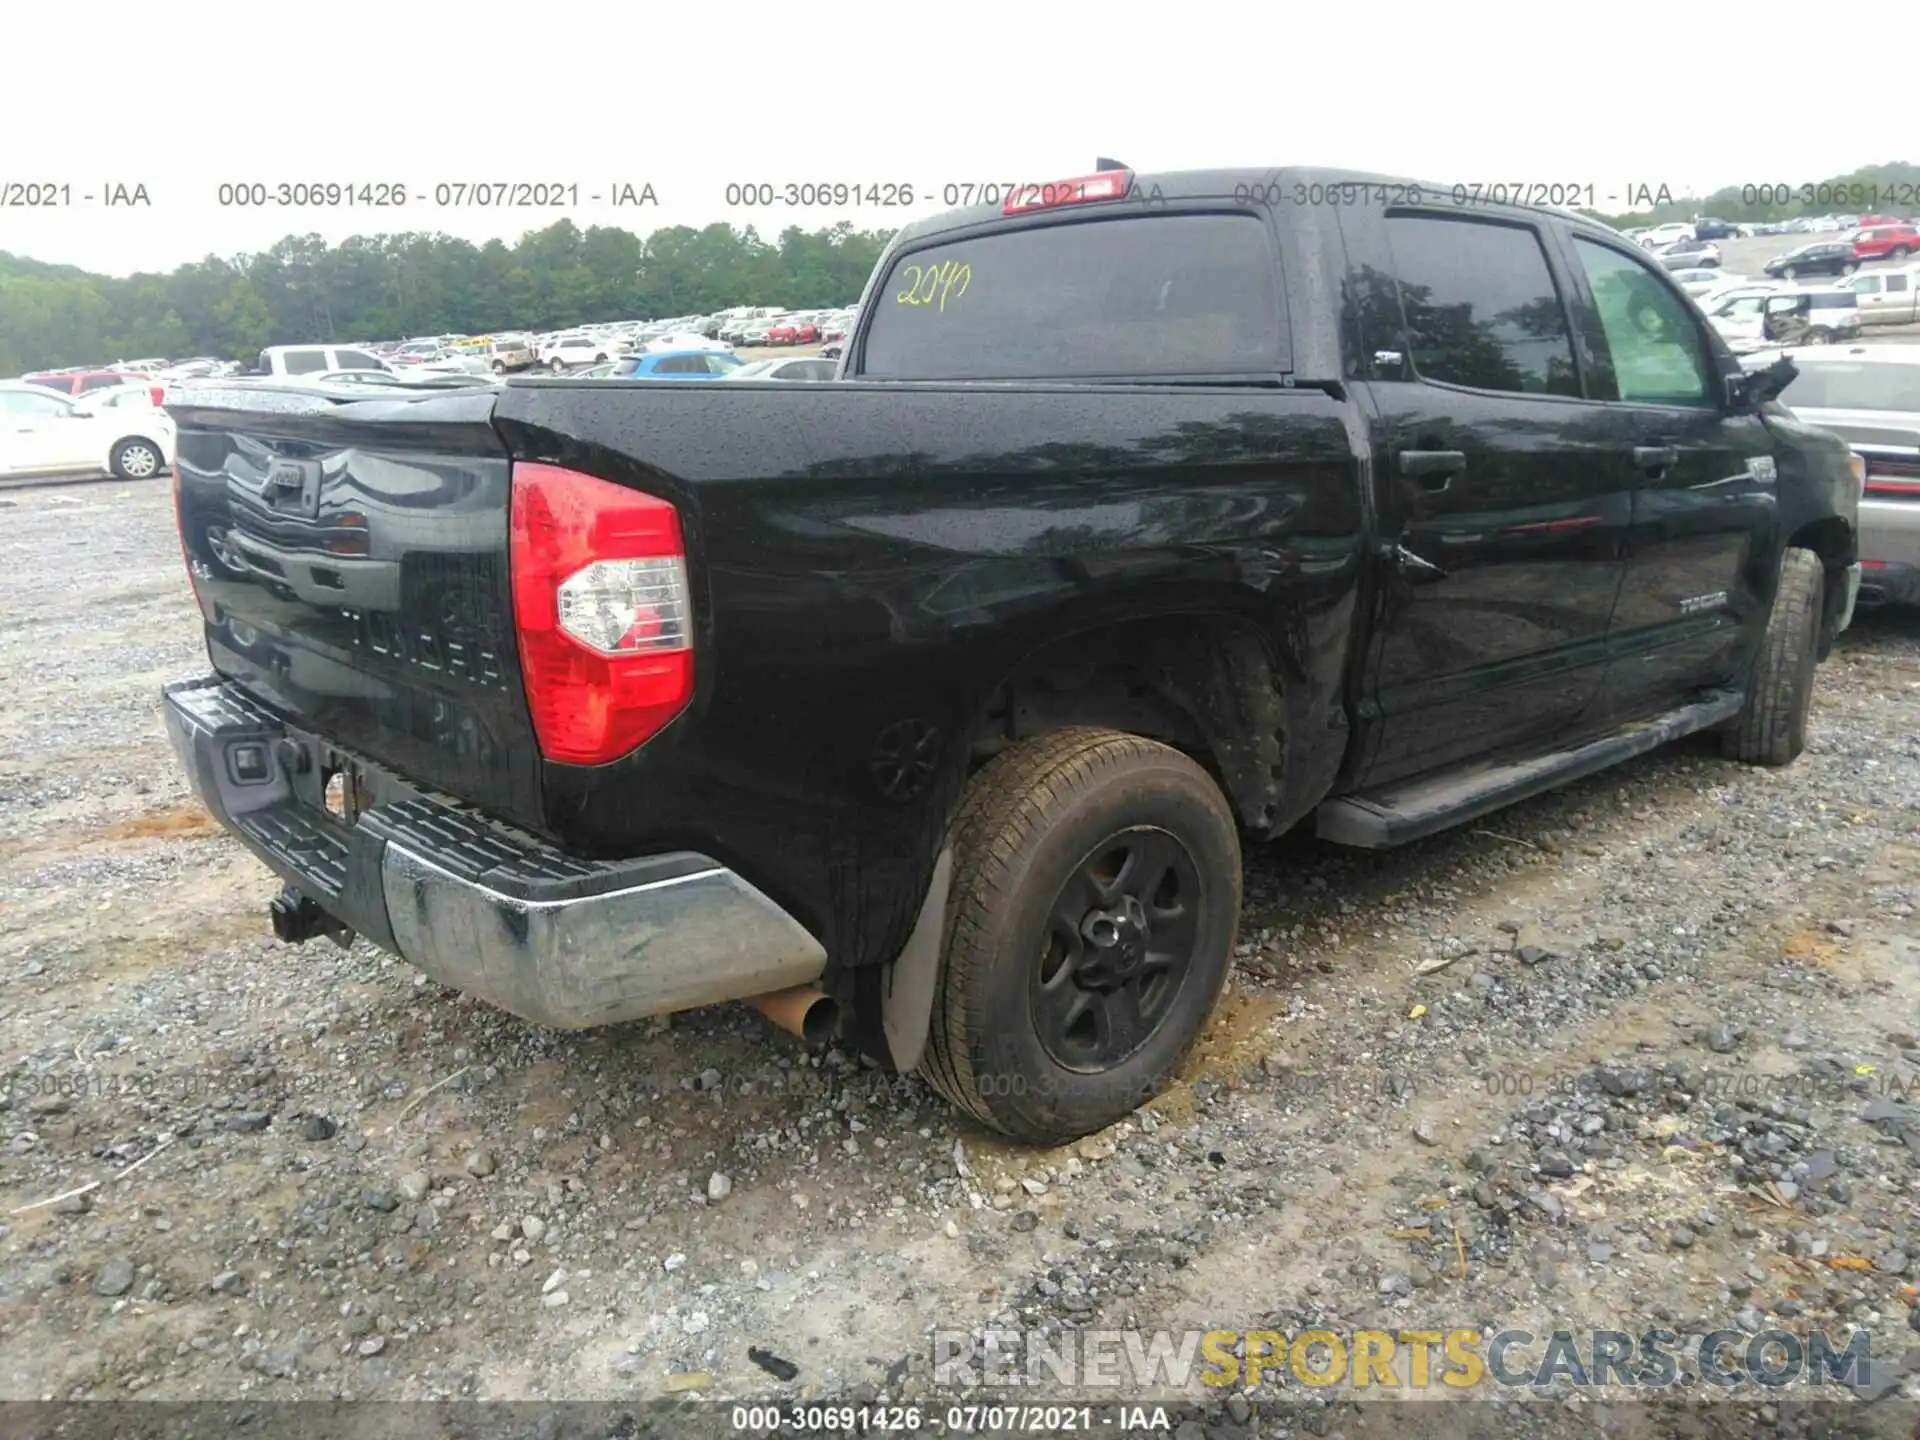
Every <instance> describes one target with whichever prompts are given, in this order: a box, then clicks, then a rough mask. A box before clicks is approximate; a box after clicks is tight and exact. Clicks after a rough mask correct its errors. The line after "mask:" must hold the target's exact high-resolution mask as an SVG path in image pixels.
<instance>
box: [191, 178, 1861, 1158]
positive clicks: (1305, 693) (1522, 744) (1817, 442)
mask: <svg viewBox="0 0 1920 1440" xmlns="http://www.w3.org/2000/svg"><path fill="white" fill-rule="evenodd" d="M1457 194H1458V192H1457V191H1454V190H1452V189H1451V187H1436V186H1432V185H1422V184H1417V183H1414V182H1410V181H1399V180H1391V179H1386V178H1382V177H1378V176H1364V175H1357V174H1350V173H1345V172H1332V171H1326V170H1312V169H1285V168H1283V169H1279V170H1273V171H1259V172H1254V171H1205V172H1183V173H1176V174H1160V175H1146V174H1135V173H1133V172H1132V171H1130V170H1126V169H1124V168H1119V169H1116V168H1111V167H1109V168H1105V169H1103V170H1101V171H1100V173H1097V174H1092V175H1084V176H1077V177H1070V178H1068V179H1065V180H1062V181H1061V182H1059V183H1058V184H1051V185H1036V186H1023V187H1021V188H1020V189H1019V190H1017V191H1015V192H1014V193H1013V194H1012V195H1011V196H1010V197H1003V198H1002V199H1001V201H1000V202H999V203H995V204H990V205H976V206H972V207H969V208H966V209H961V210H955V211H951V212H949V213H946V214H943V215H941V216H939V217H937V218H934V219H930V220H926V221H923V222H919V223H915V224H913V225H910V226H908V227H907V228H906V229H905V230H903V231H901V232H900V233H899V234H898V235H897V236H896V237H895V238H894V239H893V240H892V241H891V243H890V244H889V246H888V248H887V250H886V251H885V253H884V255H883V256H882V257H881V259H880V261H879V263H878V266H877V268H876V269H875V271H874V273H873V276H872V277H871V279H870V281H869V283H868V286H867V289H866V292H865V294H864V295H863V296H862V298H861V302H860V308H859V320H858V323H857V325H856V327H855V328H854V331H853V333H852V334H851V336H850V337H849V343H848V346H847V353H846V355H845V358H844V359H843V361H842V368H841V371H840V374H839V377H838V378H837V379H836V380H834V381H831V382H827V383H822V384H818V385H782V384H778V383H772V382H769V383H742V384H738V385H675V384H672V383H669V382H663V381H651V380H635V381H622V380H594V381H591V382H581V381H576V380H572V379H567V378H559V377H556V378H551V379H549V378H544V377H541V378H527V379H514V380H511V381H509V382H507V383H506V384H505V385H504V386H500V387H497V388H485V389H480V388H476V389H474V390H471V391H458V392H454V393H436V394H431V395H421V396H412V395H410V396H407V397H405V398H386V397H378V398H367V399H351V400H345V399H342V398H341V397H339V396H338V395H337V394H336V395H326V394H315V393H310V392H309V391H305V390H302V389H301V388H300V386H299V385H298V383H297V382H284V381H272V380H262V381H249V382H238V383H228V384H225V385H222V384H218V383H215V384H211V385H208V386H206V387H204V388H200V389H196V390H194V391H192V392H191V393H190V394H186V395H183V396H182V397H181V398H180V400H179V401H177V402H176V403H175V404H173V405H172V406H171V407H170V408H171V410H172V411H173V413H174V415H175V417H176V418H177V420H178V422H179V432H180V440H179V463H178V465H177V466H176V470H175V474H176V494H177V506H178V519H179V526H180V533H181V538H182V543H183V547H184V550H185V555H186V563H187V566H188V569H189V571H190V573H191V577H192V583H193V590H194V593H195V596H196V597H197V600H198V605H199V615H200V619H201V621H202V623H203V627H204V631H205V639H206V646H207V652H208V657H209V660H210V662H211V671H212V673H210V674H209V675H207V676H206V677H205V678H204V679H199V680H195V681H192V682H190V683H184V684H178V685H173V686H170V687H169V688H168V689H167V691H166V693H165V714H166V719H167V723H168V726H169V729H170V732H171V736H172V739H173V742H174V745H175V747H176V749H177V751H178V754H179V757H180V760H181V763H182V764H183V765H184V766H185V767H186V768H187V770H188V772H189V774H190V775H191V776H192V779H193V783H194V785H195V787H196V789H197V792H198V794H199V795H200V797H201V798H202V799H203V800H204V801H205V803H206V805H207V807H208V808H209V809H210V810H211V812H212V813H213V814H214V816H215V817H216V818H217V819H218V820H219V821H220V822H221V823H222V824H223V825H225V826H226V827H227V828H228V829H229V830H231V831H232V833H233V834H234V835H235V836H236V837H238V839H239V840H240V841H241V842H242V843H243V844H245V845H246V847H247V848H248V849H250V850H251V851H252V852H253V853H254V854H255V855H257V856H258V857H259V858H260V859H261V860H263V861H264V862H265V863H266V864H267V865H268V866H269V867H271V869H272V870H273V871H275V872H277V874H278V876H279V877H280V879H281V881H282V882H283V886H282V889H281V891H280V893H279V894H278V895H277V896H276V897H274V898H273V899H272V900H271V903H270V905H269V909H270V911H271V914H272V920H273V924H274V926H275V929H276V932H277V933H278V934H279V935H280V936H281V937H282V938H283V939H285V940H287V941H290V942H295V943H300V942H305V941H308V940H312V939H316V938H320V937H327V938H331V939H332V940H334V941H337V942H340V943H346V942H349V941H350V940H351V939H352V938H353V937H355V936H360V937H364V938H365V939H366V940H368V941H371V942H372V943H373V944H375V945H377V946H380V947H384V948H385V949H387V950H389V951H392V952H395V953H397V954H398V955H400V956H402V957H403V958H404V959H406V960H407V961H408V962H410V963H411V964H413V965H414V966H417V967H418V968H419V969H421V970H422V971H424V972H426V973H427V974H429V975H431V976H433V977H435V978H436V979H438V980H440V981H442V982H444V983H445V984H447V985H449V986H452V987H455V988H456V989H459V990H462V991H465V992H469V993H471V994H473V995H477V996H480V997H482V998H484V999H485V1000H487V1001H490V1002H492V1003H493V1004H494V1005H497V1006H499V1007H502V1008H504V1009H506V1010H508V1011H511V1012H512V1013H514V1014H516V1015H518V1016H521V1017H523V1018H524V1019H526V1020H527V1021H529V1022H532V1023H534V1024H537V1025H542V1026H550V1027H562V1028H581V1027H588V1026H600V1025H615V1024H619V1023H621V1022H625V1021H631V1020H635V1019H637V1018H639V1017H643V1016H651V1015H657V1014H662V1013H666V1012H671V1011H677V1010H684V1009H687V1008H691V1007H696V1006H702V1005H708V1004H714V1003H718V1002H723V1001H733V1000H748V1001H751V1002H752V1003H754V1004H756V1005H757V1006H758V1007H759V1008H760V1009H761V1010H762V1011H763V1012H765V1013H766V1014H768V1015H769V1016H771V1017H773V1018H774V1019H776V1020H778V1021H779V1022H780V1023H781V1024H783V1025H785V1026H787V1027H788V1028H789V1029H791V1030H794V1031H796V1032H797V1033H800V1034H802V1035H804V1036H807V1037H808V1038H810V1039H813V1040H815V1041H818V1040H821V1039H823V1038H825V1037H828V1036H833V1037H836V1038H837V1039H838V1040H839V1041H840V1042H841V1043H843V1044H845V1045H848V1046H851V1047H856V1048H857V1049H858V1050H860V1051H861V1052H863V1053H866V1054H868V1055H870V1056H871V1057H873V1058H875V1059H876V1060H878V1061H879V1062H881V1063H883V1064H885V1065H887V1066H890V1067H892V1068H893V1069H895V1070H897V1071H901V1072H906V1071H915V1070H917V1071H919V1072H920V1073H922V1074H924V1075H925V1076H926V1077H927V1078H928V1080H930V1081H931V1083H932V1084H933V1085H934V1086H935V1087H936V1088H937V1089H938V1090H939V1091H940V1092H941V1093H942V1094H944V1095H945V1096H946V1097H947V1098H948V1099H949V1100H950V1101H951V1102H952V1103H953V1104H955V1105H956V1106H958V1107H959V1108H960V1109H962V1110H963V1111H965V1112H966V1113H967V1114H968V1115H971V1116H973V1117H974V1118H975V1119H977V1120H978V1121H979V1122H981V1123H983V1124H985V1125H987V1126H990V1127H993V1128H995V1129H998V1130H999V1131H1002V1132H1004V1133H1006V1134H1008V1135H1011V1136H1014V1137H1017V1138H1018V1139H1020V1140H1023V1141H1028V1142H1035V1143H1053V1142H1058V1141H1062V1140H1065V1139H1067V1138H1069V1137H1073V1136H1078V1135H1082V1134H1085V1133H1088V1132H1090V1131H1093V1130H1096V1129H1099V1128H1101V1127H1103V1126H1105V1125H1107V1124H1109V1123H1111V1122H1113V1121H1114V1120H1116V1119H1118V1118H1119V1117H1121V1116H1123V1115H1125V1114H1126V1113H1128V1111H1130V1110H1131V1109H1133V1108H1134V1107H1135V1106H1137V1105H1138V1104H1140V1103H1142V1102H1143V1101H1145V1100H1146V1099H1148V1098H1150V1097H1151V1096H1153V1095H1154V1094H1155V1093H1156V1092H1158V1091H1159V1090H1160V1089H1161V1088H1162V1087H1163V1086H1164V1085H1165V1084H1166V1083H1167V1081H1168V1079H1169V1077H1170V1076H1171V1074H1172V1073H1173V1072H1174V1071H1175V1069H1176V1067H1177V1066H1178V1064H1179V1063H1180V1061H1181V1059H1182V1057H1183V1055H1184V1054H1185V1053H1186V1052H1187V1050H1188V1049H1189V1047H1190V1046H1191V1045H1192V1043H1193V1041H1194V1039H1195V1037H1196V1036H1197V1035H1198V1033H1199V1032H1200V1030H1201V1027H1202V1025H1203V1024H1204V1023H1205V1021H1206V1018H1207V1016H1208V1013H1209V1011H1210V1010H1211V1008H1212V1007H1213V1005H1214V1003H1215V1001H1216V999H1217V998H1218V996H1219V995H1220V994H1221V991H1222V989H1223V987H1224V986H1225V985H1226V983H1227V980H1228V975H1229V971H1230V969H1231V967H1232V962H1233V953H1234V941H1235V933H1236V926H1237V924H1238V922H1239V918H1240V910H1241V898H1242V877H1241V862H1242V856H1243V853H1244V849H1245V847H1246V846H1248V845H1252V844H1257V843H1259V842H1260V841H1261V840H1263V839H1265V838H1267V837H1271V836H1275V835H1278V834H1280V833H1281V832H1284V831H1289V830H1292V829H1294V828H1295V827H1297V826H1311V827H1312V828H1313V829H1314V830H1315V831H1317V832H1318V834H1319V835H1320V836H1322V837H1325V839H1326V840H1328V841H1331V842H1336V843H1339V844H1343V845H1351V846H1362V847H1383V846H1392V845H1400V844H1404V843H1407V842H1410V841H1416V840H1419V839H1420V838H1421V837H1423V836H1428V835H1431V834H1433V833H1434V832H1436V831H1439V830H1441V829H1443V828H1445V827H1448V826H1453V825H1457V824H1460V823H1462V822H1464V821H1468V820H1471V819H1473V818H1475V817H1477V816H1480V815H1483V814H1485V813H1486V812H1488V811H1490V810H1492V809H1494V808H1496V807H1498V806H1501V805H1505V804H1508V803H1510V802H1513V801H1516V800H1519V799H1521V798H1523V797H1526V796H1530V795H1534V794H1536V793H1538V792H1540V791H1543V790H1546V789H1548V788H1550V787H1553V786H1557V785H1561V784H1564V783H1566V782H1568V781H1571V780H1573V779H1575V778H1577V777H1580V776H1584V775H1587V774H1590V773H1592V772H1594V771H1596V770H1599V769H1601V768H1602V767H1604V766H1608V765H1612V764H1615V763H1618V762H1621V761H1626V760H1629V759H1630V758H1632V757H1635V756H1638V755H1641V754H1643V753H1645V752H1647V751H1649V750H1652V749H1654V748H1655V747H1658V746H1660V745H1663V744H1665V743H1667V742H1669V741H1671V740H1674V739H1676V738H1677V737H1680V736H1683V735H1687V734H1689V733H1691V732H1703V731H1711V732H1715V733H1717V735H1718V736H1719V737H1720V738H1719V743H1720V745H1721V747H1722V748H1723V749H1724V751H1725V753H1726V754H1727V755H1728V756H1729V757H1732V758H1733V759H1736V760H1740V761H1747V762H1753V763H1758V764H1763V765H1782V764H1786V763H1788V762H1790V761H1792V760H1793V759H1794V758H1795V757H1796V756H1797V755H1798V754H1799V753H1800V752H1801V749H1802V746H1803V745H1804V744H1805V740H1806V733H1807V717H1808V705H1809V701H1810V698H1811V694H1812V690H1813V686H1814V681H1815V670H1816V664H1817V661H1818V660H1819V658H1820V657H1821V656H1822V655H1823V654H1824V653H1825V651H1826V650H1827V648H1828V647H1829V646H1830V645H1831V643H1832V641H1833V638H1834V636H1835V634H1836V633H1837V632H1838V631H1839V630H1841V629H1842V628H1844V627H1845V626H1846V624H1847V623H1848V620H1849V617H1850V615H1851V613H1852V608H1853V600H1854V596H1855V593H1856V591H1857V588H1858V584H1859V573H1860V572H1859V568H1858V565H1857V563H1856V562H1857V558H1858V557H1857V553H1856V515H1857V507H1858V501H1859V494H1860V474H1859V471H1858V469H1857V467H1856V466H1855V464H1854V463H1853V461H1852V459H1851V457H1850V454H1849V452H1848V449H1847V447H1846V446H1845V445H1844V444H1842V443H1841V442H1840V441H1839V440H1837V439H1836V438H1834V437H1833V436H1831V435H1829V434H1827V433H1825V432H1824V431H1821V430H1818V429H1816V428H1813V427H1810V426H1807V425H1804V424H1802V423H1800V422H1799V421H1797V420H1796V419H1795V418H1794V416H1793V415H1792V414H1791V413H1790V412H1789V411H1787V410H1786V409H1784V408H1782V406H1781V405H1780V404H1779V403H1778V401H1777V400H1776V399H1775V396H1776V395H1777V393H1778V391H1779V390H1780V388H1781V387H1782V386H1783V385H1784V384H1786V383H1787V382H1788V381H1789V380H1790V379H1791V377H1792V373H1793V370H1792V366H1791V363H1790V362H1787V361H1783V362H1781V363H1780V364H1778V365H1776V366H1774V367H1771V368H1770V369H1768V370H1765V371H1761V372H1759V373H1756V374H1752V375H1749V374H1747V373H1745V372H1743V370H1742V368H1741V366H1740V365H1739V364H1738V362H1737V361H1736V360H1735V359H1734V357H1733V356H1732V355H1731V354H1730V353H1729V351H1728V350H1727V347H1726V346H1725V344H1724V343H1723V342H1722V341H1721V340H1720V339H1719V338H1718V337H1717V336H1716V335H1715V333H1714V332H1713V330H1712V328H1711V327H1710V326H1708V325H1707V323H1706V322H1705V321H1704V319H1703V318H1702V317H1701V316H1700V314H1699V312H1698V311H1697V310H1696V309H1695V308H1694V306H1693V305H1692V304H1690V303H1689V302H1688V300H1687V298H1686V297H1685V296H1684V295H1683V294H1682V293H1681V291H1680V290H1679V289H1678V287H1677V286H1676V285H1675V284H1674V282H1673V281H1672V279H1671V278H1670V277H1669V276H1668V275H1666V274H1665V273H1664V272H1663V271H1662V269H1661V267H1660V266H1659V264H1658V262H1657V261H1653V260H1650V259H1649V257H1648V256H1647V255H1646V253H1645V252H1644V251H1642V250H1641V249H1639V248H1638V247H1636V246H1635V245H1633V244H1632V243H1630V242H1629V241H1626V240H1624V239H1622V238H1621V237H1620V236H1619V235H1617V234H1616V233H1614V232H1613V231H1612V230H1609V229H1607V228H1605V227H1604V226H1601V225H1598V224H1593V223H1589V222H1588V221H1585V220H1583V219H1580V218H1578V217H1576V216H1574V215H1572V214H1569V213H1565V212H1561V211H1557V210H1542V209H1528V208H1522V207H1515V206H1505V205H1491V204H1489V205H1474V206H1471V207H1469V206H1463V205H1460V204H1458V203H1455V198H1454V197H1455V196H1456V195H1457ZM263 898H264V897H263Z"/></svg>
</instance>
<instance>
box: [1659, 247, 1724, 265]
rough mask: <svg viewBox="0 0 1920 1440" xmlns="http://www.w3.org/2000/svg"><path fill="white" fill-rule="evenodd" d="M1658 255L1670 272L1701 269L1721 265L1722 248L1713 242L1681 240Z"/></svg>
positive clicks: (1663, 249) (1664, 248)
mask: <svg viewBox="0 0 1920 1440" xmlns="http://www.w3.org/2000/svg"><path fill="white" fill-rule="evenodd" d="M1658 253H1659V256H1660V263H1661V264H1662V265H1664V266H1666V267H1667V269H1669V270H1693V269H1701V268H1705V267H1710V266H1714V265H1718V264H1719V263H1720V247H1719V246H1718V245H1715V244H1714V243H1713V242H1712V241H1711V240H1679V241H1675V242H1674V243H1673V244H1671V245H1668V246H1665V247H1663V248H1662V249H1661V250H1660V251H1659V252H1658Z"/></svg>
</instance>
